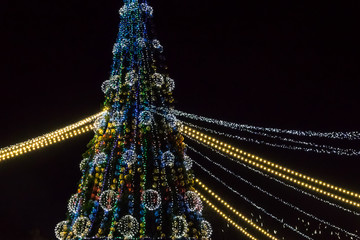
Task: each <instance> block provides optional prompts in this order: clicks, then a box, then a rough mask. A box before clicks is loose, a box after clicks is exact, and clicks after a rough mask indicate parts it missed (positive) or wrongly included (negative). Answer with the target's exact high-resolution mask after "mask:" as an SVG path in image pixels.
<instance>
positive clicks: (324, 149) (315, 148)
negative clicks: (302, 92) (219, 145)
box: [183, 121, 360, 156]
mask: <svg viewBox="0 0 360 240" xmlns="http://www.w3.org/2000/svg"><path fill="white" fill-rule="evenodd" d="M183 124H185V125H187V126H190V127H193V128H196V129H200V130H205V131H207V132H210V133H213V134H217V135H222V136H225V137H228V138H233V139H237V140H240V141H246V142H251V143H256V144H262V145H267V146H270V147H277V148H283V149H290V150H301V151H305V152H315V153H325V154H337V155H345V156H359V155H360V151H359V150H355V149H343V148H338V147H333V146H328V145H323V144H322V145H319V144H316V143H312V142H304V141H298V140H294V139H290V138H282V137H280V136H273V135H269V134H266V133H265V134H264V136H266V137H269V138H273V139H280V140H282V141H287V142H290V143H292V144H300V145H305V146H295V145H287V144H278V143H271V142H267V141H263V140H258V139H255V138H248V137H242V136H238V135H232V134H228V133H224V132H220V131H216V130H213V129H209V128H206V127H200V126H198V125H195V124H192V123H189V122H184V121H183Z"/></svg>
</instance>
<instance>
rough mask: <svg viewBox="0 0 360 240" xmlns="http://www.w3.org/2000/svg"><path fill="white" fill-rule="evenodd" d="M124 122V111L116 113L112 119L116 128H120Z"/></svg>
mask: <svg viewBox="0 0 360 240" xmlns="http://www.w3.org/2000/svg"><path fill="white" fill-rule="evenodd" d="M123 120H124V112H123V111H115V112H114V113H113V114H112V116H111V118H110V121H111V122H112V124H113V125H114V126H115V127H119V126H120V125H121V124H122V122H123Z"/></svg>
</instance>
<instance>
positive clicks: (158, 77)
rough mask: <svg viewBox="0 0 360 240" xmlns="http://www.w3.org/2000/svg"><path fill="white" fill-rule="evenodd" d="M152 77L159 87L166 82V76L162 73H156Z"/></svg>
mask: <svg viewBox="0 0 360 240" xmlns="http://www.w3.org/2000/svg"><path fill="white" fill-rule="evenodd" d="M151 79H152V81H153V82H154V84H155V86H157V87H161V86H162V85H163V84H164V77H163V76H162V75H161V74H160V73H154V74H153V75H152V76H151Z"/></svg>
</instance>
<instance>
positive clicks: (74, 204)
mask: <svg viewBox="0 0 360 240" xmlns="http://www.w3.org/2000/svg"><path fill="white" fill-rule="evenodd" d="M79 203H80V195H79V194H78V193H76V194H74V195H72V196H71V198H70V199H69V202H68V210H69V212H71V213H76V210H77V208H78V206H79Z"/></svg>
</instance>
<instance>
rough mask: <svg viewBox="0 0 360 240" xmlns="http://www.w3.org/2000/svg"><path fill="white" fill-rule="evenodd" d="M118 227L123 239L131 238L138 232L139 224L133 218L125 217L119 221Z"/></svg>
mask: <svg viewBox="0 0 360 240" xmlns="http://www.w3.org/2000/svg"><path fill="white" fill-rule="evenodd" d="M118 227H119V231H120V233H121V235H123V236H124V237H125V238H133V237H135V236H136V234H137V233H138V231H139V222H138V221H137V220H136V218H134V217H133V216H131V215H126V216H123V217H122V218H121V219H120V221H119V225H118Z"/></svg>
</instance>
